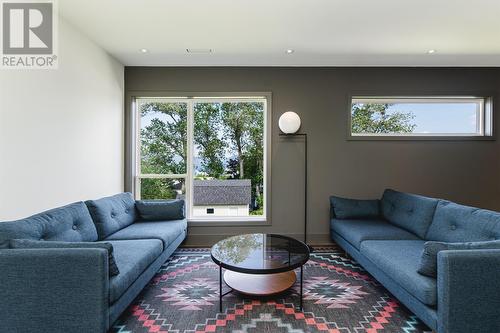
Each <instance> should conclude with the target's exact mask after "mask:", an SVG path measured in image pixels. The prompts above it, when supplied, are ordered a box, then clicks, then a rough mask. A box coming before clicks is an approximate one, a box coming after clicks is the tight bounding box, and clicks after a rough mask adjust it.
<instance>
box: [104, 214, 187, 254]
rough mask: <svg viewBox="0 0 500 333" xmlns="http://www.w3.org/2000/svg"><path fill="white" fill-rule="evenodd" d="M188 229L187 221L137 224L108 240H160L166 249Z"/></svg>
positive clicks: (109, 237)
mask: <svg viewBox="0 0 500 333" xmlns="http://www.w3.org/2000/svg"><path fill="white" fill-rule="evenodd" d="M186 229H187V222H186V220H175V221H157V222H137V223H134V224H132V225H130V226H128V227H126V228H125V229H122V230H120V231H118V232H116V233H114V234H112V235H110V236H108V237H107V238H106V240H119V239H147V238H151V239H159V240H161V241H162V242H163V248H164V249H166V248H167V247H168V246H169V245H170V244H171V243H172V242H173V241H174V240H175V239H176V238H177V237H178V236H179V235H180V234H181V233H182V232H183V231H185V230H186Z"/></svg>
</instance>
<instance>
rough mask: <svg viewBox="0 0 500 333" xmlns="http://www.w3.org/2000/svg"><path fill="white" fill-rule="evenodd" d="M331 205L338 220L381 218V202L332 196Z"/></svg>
mask: <svg viewBox="0 0 500 333" xmlns="http://www.w3.org/2000/svg"><path fill="white" fill-rule="evenodd" d="M330 204H331V205H332V207H333V211H334V213H335V217H336V218H338V219H363V218H368V219H370V218H371V219H375V218H379V217H380V209H379V204H380V200H357V199H346V198H340V197H336V196H331V197H330Z"/></svg>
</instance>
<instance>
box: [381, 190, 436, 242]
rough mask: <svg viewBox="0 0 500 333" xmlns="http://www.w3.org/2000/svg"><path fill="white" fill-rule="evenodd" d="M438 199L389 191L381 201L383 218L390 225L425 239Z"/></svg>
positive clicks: (386, 191)
mask: <svg viewBox="0 0 500 333" xmlns="http://www.w3.org/2000/svg"><path fill="white" fill-rule="evenodd" d="M438 201H439V200H438V199H434V198H428V197H423V196H420V195H416V194H410V193H403V192H398V191H394V190H390V189H387V190H385V192H384V195H383V196H382V200H381V202H380V203H381V211H382V216H383V217H384V218H385V219H386V220H388V221H389V222H390V223H392V224H394V225H397V226H398V227H400V228H403V229H405V230H407V231H410V232H412V233H414V234H415V235H417V236H419V237H420V238H424V237H425V235H426V234H427V230H428V229H429V226H430V225H431V223H432V218H433V216H434V212H435V210H436V206H437V203H438Z"/></svg>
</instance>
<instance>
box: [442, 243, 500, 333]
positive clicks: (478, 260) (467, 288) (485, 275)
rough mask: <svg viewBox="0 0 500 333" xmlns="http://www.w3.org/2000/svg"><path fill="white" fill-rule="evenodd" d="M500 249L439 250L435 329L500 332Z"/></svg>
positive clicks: (455, 332)
mask: <svg viewBox="0 0 500 333" xmlns="http://www.w3.org/2000/svg"><path fill="white" fill-rule="evenodd" d="M499 277H500V250H496V249H495V250H465V251H459V250H450V251H441V252H439V253H438V277H437V292H438V332H439V333H470V332H474V333H491V332H500V312H499V311H500V310H499V309H500V297H498V295H500V279H499Z"/></svg>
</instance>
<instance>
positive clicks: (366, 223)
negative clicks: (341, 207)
mask: <svg viewBox="0 0 500 333" xmlns="http://www.w3.org/2000/svg"><path fill="white" fill-rule="evenodd" d="M330 228H331V229H332V230H333V231H334V232H336V233H337V234H339V235H340V236H342V238H344V239H345V240H346V241H348V242H349V243H351V244H352V245H353V246H354V247H355V248H357V249H358V250H359V247H360V245H361V242H362V241H364V240H367V239H386V240H388V239H419V238H418V237H417V236H415V235H414V234H412V233H410V232H408V231H406V230H404V229H401V228H399V227H396V226H394V225H392V224H390V223H388V222H387V221H384V220H339V219H332V220H331V222H330Z"/></svg>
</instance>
